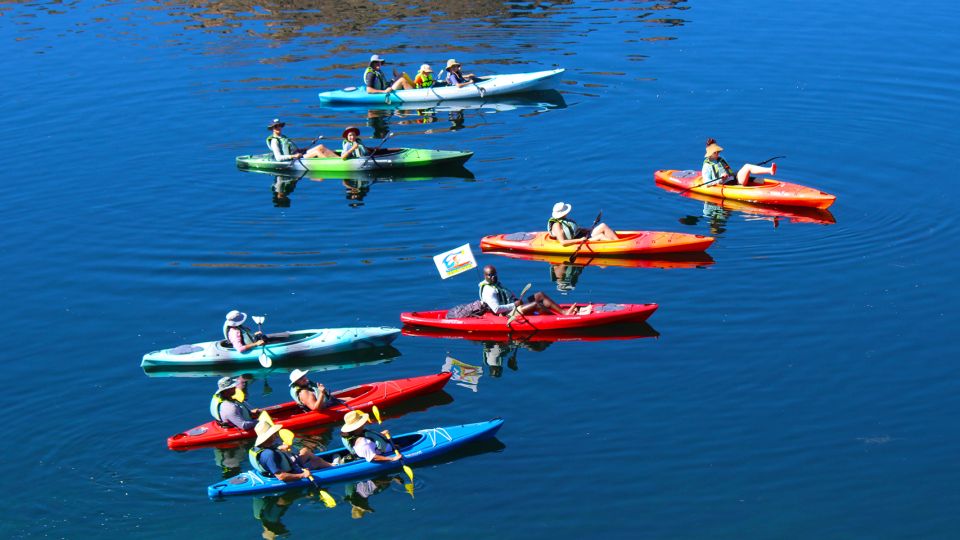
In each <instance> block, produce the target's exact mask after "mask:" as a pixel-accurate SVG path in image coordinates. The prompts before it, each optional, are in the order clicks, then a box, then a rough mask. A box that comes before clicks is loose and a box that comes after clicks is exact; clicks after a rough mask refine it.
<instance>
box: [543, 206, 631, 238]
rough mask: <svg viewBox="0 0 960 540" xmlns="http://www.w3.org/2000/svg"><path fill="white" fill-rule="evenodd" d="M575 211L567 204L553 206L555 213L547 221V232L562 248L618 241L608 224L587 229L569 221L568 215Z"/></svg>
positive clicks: (599, 224)
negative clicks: (604, 241)
mask: <svg viewBox="0 0 960 540" xmlns="http://www.w3.org/2000/svg"><path fill="white" fill-rule="evenodd" d="M572 209H573V206H572V205H569V204H567V203H565V202H558V203H557V204H555V205H553V212H552V213H551V214H550V219H548V220H547V231H548V232H549V233H550V237H551V238H553V239H555V240H556V241H557V242H560V245H562V246H569V245H570V244H579V243H582V242H589V241H591V240H616V239H617V238H618V236H617V233H616V231H614V230H613V229H611V228H610V227H608V226H607V224H606V223H598V224H597V225H596V226H594V227H593V228H590V229H588V228H586V227H581V226H579V225H577V222H576V221H573V220H572V219H567V214H569V213H570V210H572Z"/></svg>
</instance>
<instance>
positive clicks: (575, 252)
mask: <svg viewBox="0 0 960 540" xmlns="http://www.w3.org/2000/svg"><path fill="white" fill-rule="evenodd" d="M601 217H603V209H602V208H601V209H600V212H599V213H598V214H597V219H595V220H593V225H592V226H591V227H590V230H591V231H592V230H593V229H594V228H595V227H596V226H597V224H598V223H600V218H601ZM589 241H590V237H589V236H588V237H586V238H584V239H583V242H580V245H579V246H577V249H576V250H574V252H573V255H571V256H570V259H569V260H568V261H567V262H571V263H572V262H573V261H575V260H576V259H577V254H579V253H580V250H581V249H582V248H583V245H584V244H586V243H587V242H589Z"/></svg>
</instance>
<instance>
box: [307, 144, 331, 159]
mask: <svg viewBox="0 0 960 540" xmlns="http://www.w3.org/2000/svg"><path fill="white" fill-rule="evenodd" d="M303 157H305V158H315V157H338V156H337V154H336V152H334V151H333V150H330V149H329V148H327V147H326V146H324V145H322V144H318V145H317V146H314V147H313V148H311V149H309V150H307V151H306V153H304V154H303Z"/></svg>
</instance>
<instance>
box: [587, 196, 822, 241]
mask: <svg viewBox="0 0 960 540" xmlns="http://www.w3.org/2000/svg"><path fill="white" fill-rule="evenodd" d="M657 187H658V188H660V189H663V190H666V191H669V192H671V193H679V194H680V196H681V197H687V198H690V199H693V200H696V201H700V202H705V203H709V204H714V205H717V206H719V207H720V208H722V209H724V210H732V211H735V212H742V213H744V214H749V215H752V216H761V217H765V218H771V219H772V220H774V221H775V220H776V219H778V218H782V219H786V220H788V221H791V222H793V223H818V224H820V225H833V224H834V223H836V222H837V219H836V218H835V217H833V214H831V213H830V211H829V210H827V209H826V208H811V207H809V206H785V205H782V204H760V203H752V202H747V201H738V200H736V199H721V198H720V197H714V196H712V195H704V194H702V193H695V192H693V191H684V190H682V189H680V188H678V187H675V186H671V185H667V184H661V183H657ZM704 255H706V254H704ZM577 258H578V259H579V257H577Z"/></svg>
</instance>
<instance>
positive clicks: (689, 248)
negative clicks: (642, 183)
mask: <svg viewBox="0 0 960 540" xmlns="http://www.w3.org/2000/svg"><path fill="white" fill-rule="evenodd" d="M617 236H618V237H619V238H617V239H616V240H591V241H589V242H586V243H584V244H583V247H582V248H580V251H579V252H578V253H577V256H578V257H591V256H598V257H643V256H646V255H662V254H665V253H687V252H696V251H704V250H706V249H707V248H708V247H710V244H712V243H713V240H714V239H713V237H712V236H703V235H700V234H687V233H675V232H661V231H617ZM579 246H580V244H570V245H567V246H564V245H562V244H560V242H557V241H556V240H554V239H553V238H551V237H550V235H549V234H548V233H547V232H546V231H543V232H518V233H511V234H494V235H491V236H484V237H483V238H481V239H480V249H481V250H483V251H515V252H520V253H541V254H549V255H567V256H569V255H573V253H574V252H576V251H577V248H578V247H579Z"/></svg>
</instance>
